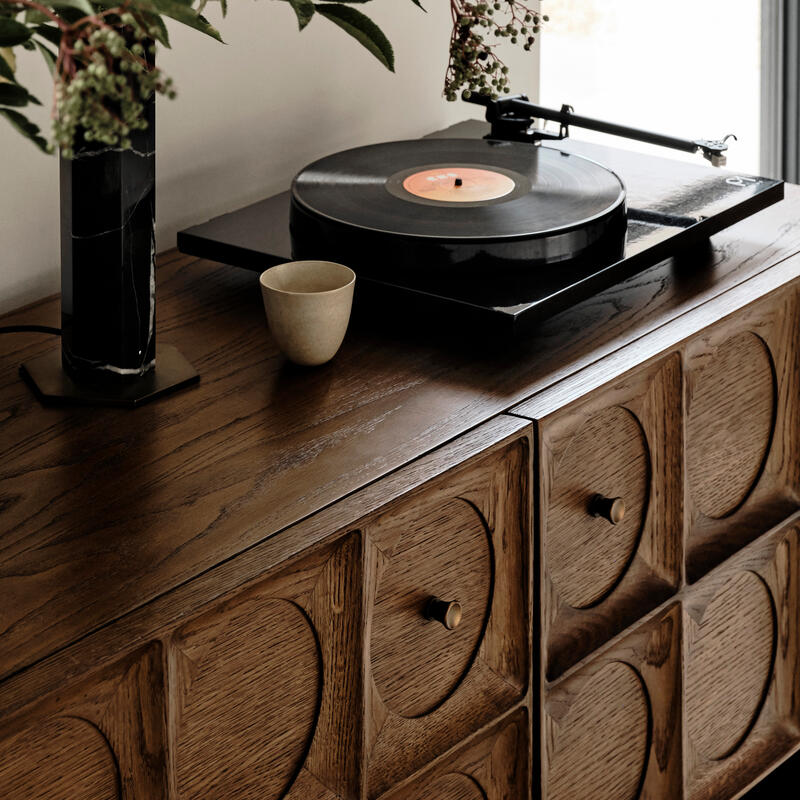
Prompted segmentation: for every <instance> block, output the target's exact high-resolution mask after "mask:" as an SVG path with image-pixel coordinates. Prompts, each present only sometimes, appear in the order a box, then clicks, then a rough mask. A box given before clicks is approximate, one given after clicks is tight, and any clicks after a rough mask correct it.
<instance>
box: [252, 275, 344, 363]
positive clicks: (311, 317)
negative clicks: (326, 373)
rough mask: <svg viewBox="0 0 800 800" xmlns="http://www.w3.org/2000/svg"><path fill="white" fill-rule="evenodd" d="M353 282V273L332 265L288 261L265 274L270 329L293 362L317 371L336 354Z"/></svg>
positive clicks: (342, 336) (264, 294) (262, 279)
mask: <svg viewBox="0 0 800 800" xmlns="http://www.w3.org/2000/svg"><path fill="white" fill-rule="evenodd" d="M355 282H356V274H355V272H353V270H351V269H350V268H349V267H345V266H343V265H342V264H334V263H333V262H332V261H289V262H288V263H286V264H278V266H276V267H272V268H270V269H268V270H267V271H266V272H262V273H261V295H262V297H263V298H264V310H265V311H266V312H267V322H268V323H269V328H270V330H271V331H272V335H273V336H274V337H275V341H276V342H277V344H278V347H280V349H281V350H282V351H283V352H284V353H285V354H286V356H287V357H288V358H289V359H290V360H291V361H294V362H295V364H302V365H304V366H308V367H313V366H317V365H318V364H324V363H325V362H326V361H330V360H331V359H332V358H333V357H334V356H335V355H336V351H337V350H338V349H339V347H340V346H341V344H342V340H343V339H344V335H345V333H346V331H347V323H348V322H349V321H350V310H351V308H352V306H353V287H354V286H355Z"/></svg>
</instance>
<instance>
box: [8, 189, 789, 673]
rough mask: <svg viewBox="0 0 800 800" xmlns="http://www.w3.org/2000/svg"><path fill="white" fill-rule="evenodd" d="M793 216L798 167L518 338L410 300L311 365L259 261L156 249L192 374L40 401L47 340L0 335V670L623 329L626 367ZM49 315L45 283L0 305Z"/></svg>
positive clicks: (85, 629) (755, 270) (54, 310)
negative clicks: (484, 339) (384, 324)
mask: <svg viewBox="0 0 800 800" xmlns="http://www.w3.org/2000/svg"><path fill="white" fill-rule="evenodd" d="M798 220H800V193H798V190H795V189H790V190H789V193H788V199H787V200H786V201H784V202H783V203H781V204H779V205H778V206H776V207H775V208H772V209H769V210H767V211H765V212H762V213H760V214H758V215H757V216H756V217H754V218H752V219H751V220H748V221H747V222H745V223H741V224H738V225H736V226H734V227H733V228H731V229H729V230H728V231H726V232H724V233H722V234H720V235H718V236H716V237H714V239H713V241H712V246H711V247H709V248H708V249H707V250H704V251H693V252H692V253H690V254H686V255H685V256H683V257H682V258H680V259H674V260H670V261H667V262H664V263H663V264H661V265H659V266H657V267H654V268H652V269H650V270H648V271H646V272H644V273H642V274H641V275H638V276H636V277H635V278H633V279H631V280H629V281H626V282H625V283H623V284H620V285H619V286H616V287H613V288H612V289H609V290H607V291H605V292H603V293H602V294H600V295H598V296H597V297H595V298H592V299H591V300H588V301H586V302H584V303H582V304H580V305H579V306H577V307H575V308H574V309H572V310H570V311H568V312H565V313H563V314H560V315H559V316H557V317H555V318H554V319H552V320H550V321H548V322H546V323H544V324H543V325H542V326H541V327H540V328H538V329H537V331H536V332H534V333H532V334H531V336H530V337H529V338H528V339H526V340H525V341H521V342H518V343H516V344H514V345H513V346H510V347H501V348H499V349H492V348H490V347H488V346H487V347H481V346H476V345H474V344H473V345H470V346H469V347H465V346H464V343H463V342H459V341H457V339H456V338H455V337H454V341H447V340H443V339H442V340H438V341H432V340H431V339H430V337H428V336H427V335H423V334H417V333H415V332H414V331H413V330H412V329H413V325H412V324H410V323H411V322H412V321H411V320H409V325H407V326H402V327H399V328H395V329H380V327H371V328H366V327H361V328H359V326H358V325H356V326H354V328H353V330H351V332H350V333H349V335H348V337H347V340H346V342H345V345H344V347H343V349H342V351H341V352H340V353H339V355H338V356H337V358H336V359H335V360H334V361H333V362H332V363H331V364H329V365H328V366H326V367H323V368H321V369H317V370H303V369H297V368H293V367H291V366H289V365H288V364H286V362H285V360H284V359H283V358H282V357H281V356H280V355H279V354H278V352H277V350H276V348H275V345H274V343H273V342H272V341H271V339H270V337H269V335H268V333H267V330H266V324H265V320H264V315H263V309H262V307H261V299H260V296H259V291H258V286H257V279H256V276H255V275H253V274H251V273H248V272H245V271H241V270H235V269H231V268H227V267H224V266H221V265H218V264H213V263H209V262H201V261H197V260H196V259H193V258H191V257H181V256H178V255H176V254H175V253H169V254H166V255H165V256H163V257H162V258H161V259H160V266H159V269H158V270H157V273H158V293H159V295H158V296H159V312H158V313H159V319H158V328H159V337H160V338H161V340H162V341H166V342H169V343H171V344H174V345H175V346H177V347H179V349H180V350H181V352H183V353H184V354H185V355H186V356H187V357H188V358H189V359H190V360H191V361H192V363H193V364H194V365H195V366H196V367H197V368H198V370H199V371H200V373H201V375H202V380H201V383H200V385H199V386H198V387H196V388H193V389H191V390H189V391H186V392H184V393H182V394H179V395H175V396H173V397H168V398H164V399H162V400H161V401H159V402H157V403H154V404H153V405H150V406H146V407H143V408H141V409H138V410H137V411H136V412H135V413H128V412H126V411H124V410H86V409H64V408H61V409H42V408H41V407H40V406H39V404H38V401H36V400H35V399H34V397H33V396H32V395H31V393H30V391H29V390H28V388H27V387H26V386H25V385H23V384H22V382H21V381H20V379H19V377H18V375H17V368H18V365H19V364H20V362H22V361H24V360H25V359H26V358H30V357H32V356H34V355H37V354H39V353H43V352H45V351H47V350H48V349H52V348H54V347H56V346H57V345H56V343H55V342H53V341H52V339H49V338H47V337H42V336H40V335H33V334H31V335H15V336H4V337H3V339H2V345H1V346H2V348H3V351H2V356H0V596H2V598H3V601H4V602H3V603H2V604H0V633H1V634H2V642H3V646H2V648H0V676H7V675H10V674H12V673H14V672H15V671H17V670H19V669H21V668H22V667H24V666H26V665H30V664H32V663H34V662H36V661H37V660H39V659H42V658H44V657H46V656H48V655H49V654H52V653H54V652H56V651H57V650H59V649H60V648H63V647H65V646H66V645H68V644H69V643H71V642H73V641H75V640H76V639H78V638H80V637H82V636H85V635H86V634H87V633H89V632H91V631H93V630H97V629H99V628H101V627H102V626H103V625H106V624H108V623H109V622H111V621H113V620H115V619H117V618H119V617H120V616H122V615H123V614H125V613H127V612H129V611H131V610H133V609H136V608H138V607H140V606H143V605H144V604H145V603H147V602H148V601H151V600H153V599H154V598H157V597H159V596H160V595H162V594H164V593H165V592H168V591H170V590H171V589H174V588H175V587H176V586H178V585H180V584H182V583H185V582H186V581H188V580H190V579H191V578H193V577H196V576H198V575H200V574H201V573H203V572H204V571H206V570H208V569H210V568H212V567H214V566H215V565H217V564H220V563H221V562H223V561H225V560H226V559H229V558H231V557H233V556H235V555H236V554H238V553H241V552H243V551H244V550H246V549H247V548H249V547H251V546H253V545H254V544H256V543H258V542H260V541H263V540H264V539H266V538H267V537H269V536H271V535H274V534H275V533H277V532H279V531H281V530H283V529H285V528H286V527H287V526H289V525H291V524H293V523H296V522H298V521H300V520H301V519H303V518H305V517H307V516H308V515H310V514H311V513H313V512H316V511H318V510H320V509H322V508H324V507H325V506H327V505H329V504H330V503H332V502H334V501H336V500H339V499H340V498H341V497H343V496H345V495H347V494H348V493H350V492H352V491H354V490H356V489H358V488H360V487H363V486H365V485H367V484H369V483H371V482H373V481H375V480H377V479H378V478H380V477H382V476H384V475H386V474H388V473H390V472H391V471H393V470H395V469H397V468H399V467H401V466H402V465H404V464H407V463H409V461H411V460H413V459H415V458H418V457H419V456H421V455H423V454H424V453H426V452H429V451H431V450H433V449H434V448H436V447H438V446H440V445H442V444H443V443H445V442H447V441H449V440H451V439H453V438H454V437H456V436H458V435H460V434H462V433H464V432H466V431H467V430H469V429H471V428H473V427H475V426H476V425H478V424H480V423H481V422H484V421H486V420H487V419H489V418H491V417H492V416H494V415H496V414H498V413H499V412H502V411H503V410H505V409H508V408H510V407H512V406H513V405H515V404H517V403H519V402H521V401H522V400H524V399H526V398H528V397H530V396H531V395H533V394H534V393H536V392H538V391H541V390H542V389H544V388H546V387H547V386H550V385H552V384H554V383H556V382H558V381H561V380H563V379H564V378H566V377H567V376H569V375H571V374H573V373H575V372H576V371H578V370H579V369H582V368H585V367H587V366H589V365H591V364H592V363H594V362H596V361H597V360H598V359H600V358H602V357H604V356H608V355H609V354H612V353H614V352H615V351H618V350H619V348H620V347H621V346H623V345H625V344H629V345H632V349H631V350H629V351H627V353H626V355H625V358H626V360H627V362H628V363H627V367H630V366H632V363H631V361H632V360H633V361H634V362H635V361H636V360H637V359H639V358H640V357H641V358H642V360H643V359H645V358H647V357H649V356H651V355H654V353H655V352H658V351H660V350H664V349H665V347H669V346H670V344H669V343H670V342H671V341H673V340H677V339H682V338H685V336H686V335H687V334H688V333H691V332H692V331H696V330H700V329H702V328H704V327H705V326H707V325H708V324H709V323H710V322H712V321H714V320H716V319H717V318H719V317H720V316H724V315H725V314H727V313H730V312H733V311H735V310H736V309H737V308H739V307H741V306H742V305H745V304H746V303H748V302H750V301H752V299H753V297H754V296H758V295H761V294H764V293H766V292H768V291H769V290H770V289H772V288H775V287H776V286H779V285H781V284H783V283H786V282H787V281H790V280H792V279H794V278H795V277H796V276H797V275H798V274H800V259H798V258H795V257H794V254H795V253H796V252H797V250H798V249H800V222H799V221H798ZM748 279H750V282H749V283H748V282H747V280H748ZM57 320H58V303H57V302H56V301H55V300H49V301H45V302H42V303H39V304H37V305H35V306H32V307H29V308H27V309H23V310H21V311H19V312H16V313H14V314H11V315H8V316H6V317H5V318H4V319H3V324H11V323H21V322H42V323H50V324H54V323H57ZM646 333H651V336H650V337H646V338H645V339H642V338H641V337H642V336H643V335H644V334H646ZM639 343H641V347H640V348H639V347H638V344H639ZM648 348H654V349H655V350H654V352H650V351H649V350H648ZM648 353H649V355H648ZM612 364H613V360H612ZM620 371H622V370H618V371H617V374H619V372H620Z"/></svg>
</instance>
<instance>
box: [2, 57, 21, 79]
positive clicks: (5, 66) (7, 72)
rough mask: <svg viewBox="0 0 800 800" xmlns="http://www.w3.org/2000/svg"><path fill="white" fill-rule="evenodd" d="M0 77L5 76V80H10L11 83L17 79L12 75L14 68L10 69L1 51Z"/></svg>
mask: <svg viewBox="0 0 800 800" xmlns="http://www.w3.org/2000/svg"><path fill="white" fill-rule="evenodd" d="M0 78H5V79H6V80H7V81H12V83H16V82H17V79H16V78H15V77H14V70H13V69H11V65H10V64H9V63H8V61H6V60H5V58H3V54H2V53H0Z"/></svg>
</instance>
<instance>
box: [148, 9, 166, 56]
mask: <svg viewBox="0 0 800 800" xmlns="http://www.w3.org/2000/svg"><path fill="white" fill-rule="evenodd" d="M142 17H144V21H145V22H146V23H147V24H148V25H149V26H150V27H152V28H155V29H156V30H157V31H158V33H157V34H156V35H155V38H156V40H157V41H159V42H160V43H161V44H163V45H164V47H167V48H171V47H172V45H171V44H170V43H169V31H168V30H167V26H166V23H165V22H164V19H163V18H162V17H161V15H160V14H148V13H147V12H143V13H142Z"/></svg>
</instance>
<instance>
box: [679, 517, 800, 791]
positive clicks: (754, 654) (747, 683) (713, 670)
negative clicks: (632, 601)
mask: <svg viewBox="0 0 800 800" xmlns="http://www.w3.org/2000/svg"><path fill="white" fill-rule="evenodd" d="M684 638H685V659H684V660H685V669H684V672H685V675H684V684H685V686H684V696H685V706H686V741H687V752H686V774H687V788H688V792H687V800H712V799H713V800H717V799H719V800H724V798H728V797H732V796H734V795H735V794H736V793H737V792H739V791H741V790H742V789H743V788H745V787H746V786H747V785H748V784H749V783H750V782H751V781H753V780H754V779H755V778H757V777H758V776H759V775H761V774H763V773H764V772H765V771H767V770H768V769H769V768H770V767H771V766H772V765H773V764H774V763H775V762H777V761H778V760H779V759H781V758H782V757H784V756H786V755H787V754H788V753H789V752H790V751H792V750H793V749H795V748H796V747H797V746H798V744H800V523H798V522H796V521H795V522H794V523H793V524H790V525H788V526H786V527H783V528H778V529H776V530H775V531H772V532H770V533H769V534H767V535H766V536H764V537H762V538H761V539H759V540H758V541H756V542H754V543H752V544H751V545H749V546H748V547H747V548H745V549H744V550H743V551H742V552H741V553H738V554H737V555H736V556H735V557H734V558H732V559H730V560H729V561H727V562H726V563H725V564H723V565H722V566H721V567H719V568H718V569H716V570H714V571H713V572H712V573H710V574H709V575H707V576H706V577H705V578H703V579H702V580H701V581H699V582H698V583H696V584H695V585H694V586H691V587H689V588H688V589H687V590H686V597H685V600H684Z"/></svg>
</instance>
